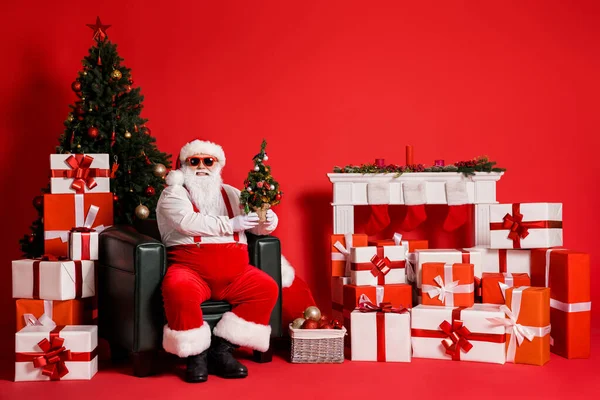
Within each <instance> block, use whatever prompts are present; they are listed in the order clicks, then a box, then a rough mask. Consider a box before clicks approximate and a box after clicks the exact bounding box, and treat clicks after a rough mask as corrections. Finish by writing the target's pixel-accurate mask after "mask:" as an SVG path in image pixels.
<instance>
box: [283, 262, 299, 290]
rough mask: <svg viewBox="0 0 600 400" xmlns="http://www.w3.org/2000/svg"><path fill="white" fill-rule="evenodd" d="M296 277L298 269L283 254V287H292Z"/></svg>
mask: <svg viewBox="0 0 600 400" xmlns="http://www.w3.org/2000/svg"><path fill="white" fill-rule="evenodd" d="M294 278H296V271H295V270H294V267H292V265H291V264H290V262H289V261H288V260H287V259H286V258H285V257H284V256H283V254H282V255H281V287H284V288H286V287H290V286H292V283H294Z"/></svg>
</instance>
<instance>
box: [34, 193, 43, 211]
mask: <svg viewBox="0 0 600 400" xmlns="http://www.w3.org/2000/svg"><path fill="white" fill-rule="evenodd" d="M33 206H34V207H35V208H36V209H38V210H41V209H42V207H43V206H44V196H35V197H34V198H33Z"/></svg>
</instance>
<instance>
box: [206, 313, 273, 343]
mask: <svg viewBox="0 0 600 400" xmlns="http://www.w3.org/2000/svg"><path fill="white" fill-rule="evenodd" d="M213 333H214V334H215V336H219V337H220V338H223V339H225V340H227V341H229V342H231V343H233V344H236V345H238V346H244V347H250V348H251V349H254V350H258V351H267V350H269V341H270V338H271V326H269V325H260V324H257V323H254V322H250V321H246V320H245V319H243V318H240V317H238V316H237V315H235V314H234V313H232V312H226V313H225V314H223V318H221V320H220V321H219V323H217V326H215V329H214V330H213Z"/></svg>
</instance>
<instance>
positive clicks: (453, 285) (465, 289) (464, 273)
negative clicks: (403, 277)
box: [421, 263, 475, 307]
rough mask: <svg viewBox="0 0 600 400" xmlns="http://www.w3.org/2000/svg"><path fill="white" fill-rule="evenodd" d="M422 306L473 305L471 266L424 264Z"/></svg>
mask: <svg viewBox="0 0 600 400" xmlns="http://www.w3.org/2000/svg"><path fill="white" fill-rule="evenodd" d="M422 274H423V279H422V282H423V285H422V289H421V290H422V302H423V304H424V305H432V306H447V307H455V306H456V307H471V306H472V305H473V304H474V303H475V284H474V275H473V264H459V263H455V264H447V263H424V264H423V269H422Z"/></svg>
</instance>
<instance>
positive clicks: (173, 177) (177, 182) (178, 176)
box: [166, 169, 183, 186]
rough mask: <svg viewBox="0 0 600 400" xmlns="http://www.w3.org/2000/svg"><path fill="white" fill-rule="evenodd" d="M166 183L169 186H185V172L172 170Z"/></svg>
mask: <svg viewBox="0 0 600 400" xmlns="http://www.w3.org/2000/svg"><path fill="white" fill-rule="evenodd" d="M166 182H167V185H169V186H181V185H183V172H182V171H180V170H178V169H174V170H171V172H169V174H168V175H167V178H166Z"/></svg>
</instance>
